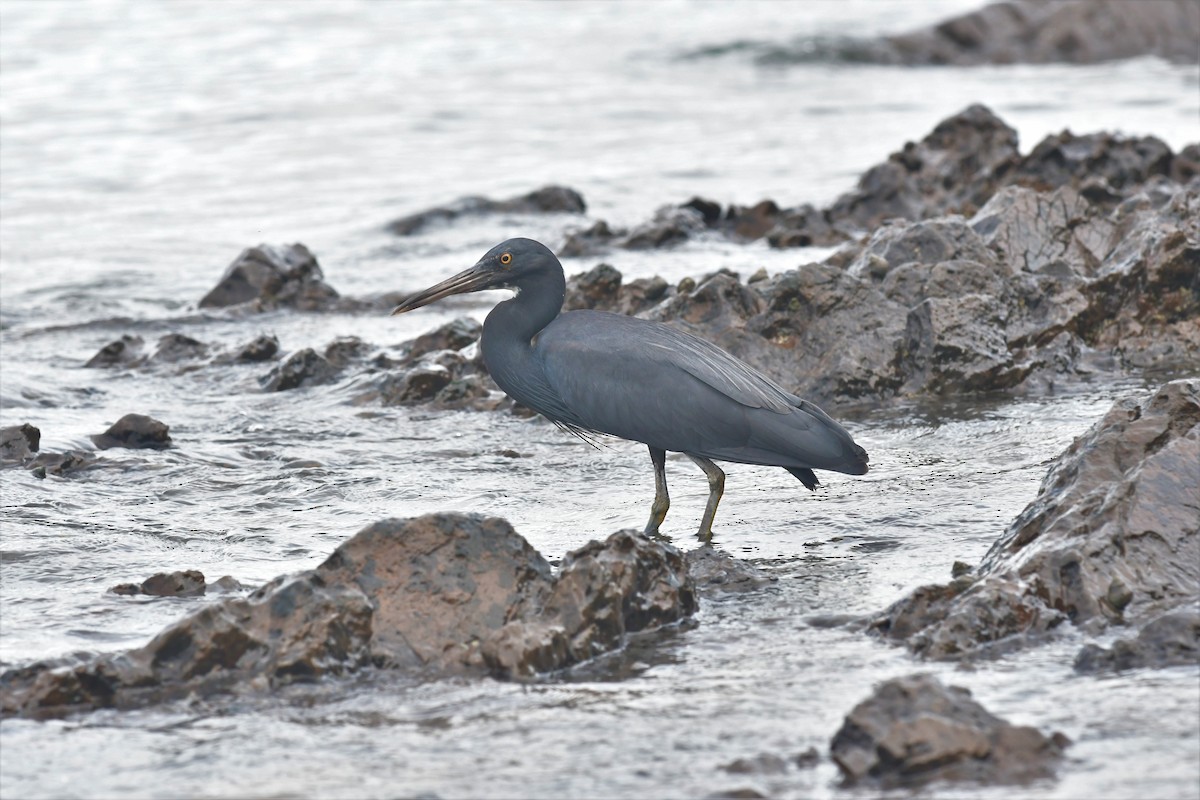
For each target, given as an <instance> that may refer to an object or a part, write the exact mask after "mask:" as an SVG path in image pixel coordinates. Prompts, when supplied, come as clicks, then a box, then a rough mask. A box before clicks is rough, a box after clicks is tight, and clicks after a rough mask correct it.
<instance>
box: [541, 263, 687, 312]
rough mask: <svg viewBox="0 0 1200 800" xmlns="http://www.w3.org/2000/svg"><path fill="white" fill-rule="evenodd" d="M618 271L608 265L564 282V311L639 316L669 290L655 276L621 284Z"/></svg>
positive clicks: (600, 266) (597, 266) (599, 265)
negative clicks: (565, 291) (588, 310)
mask: <svg viewBox="0 0 1200 800" xmlns="http://www.w3.org/2000/svg"><path fill="white" fill-rule="evenodd" d="M622 281H623V277H622V275H621V273H620V272H619V271H617V270H616V269H614V268H613V267H612V266H610V265H608V264H597V265H596V266H595V267H593V268H592V269H591V270H589V271H588V272H585V273H582V274H580V275H573V276H571V277H570V278H569V279H568V280H567V293H566V299H565V300H564V302H563V310H564V311H572V310H574V309H579V308H590V309H596V310H599V311H615V312H617V313H620V314H640V313H641V312H642V311H645V310H646V309H648V308H651V307H653V306H654V305H656V304H657V303H659V302H660V301H662V300H663V298H665V297H667V296H668V293H669V291H670V287H669V286H668V285H667V282H666V281H665V280H663V279H662V278H660V277H658V276H657V275H656V276H654V277H653V278H638V279H637V280H635V281H632V282H630V283H628V284H623V283H622Z"/></svg>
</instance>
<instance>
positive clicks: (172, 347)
mask: <svg viewBox="0 0 1200 800" xmlns="http://www.w3.org/2000/svg"><path fill="white" fill-rule="evenodd" d="M207 355H208V345H206V344H204V343H203V342H200V341H197V340H196V339H193V338H192V337H190V336H184V335H183V334H182V333H168V334H167V335H166V336H163V337H162V338H160V339H159V340H158V346H157V347H156V348H155V350H154V353H153V354H152V355H151V356H150V361H152V362H155V363H159V364H174V363H178V362H180V361H198V360H200V359H202V358H204V357H205V356H207Z"/></svg>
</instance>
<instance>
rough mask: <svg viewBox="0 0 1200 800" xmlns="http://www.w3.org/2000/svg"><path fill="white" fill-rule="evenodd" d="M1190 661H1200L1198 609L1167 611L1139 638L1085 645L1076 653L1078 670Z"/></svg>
mask: <svg viewBox="0 0 1200 800" xmlns="http://www.w3.org/2000/svg"><path fill="white" fill-rule="evenodd" d="M1188 664H1200V612H1197V611H1195V610H1194V609H1186V610H1183V611H1176V612H1172V613H1170V614H1164V615H1162V616H1161V617H1159V618H1158V619H1155V620H1153V621H1151V622H1149V623H1147V624H1146V625H1145V626H1144V627H1143V628H1142V629H1141V630H1140V631H1138V634H1137V636H1136V637H1135V638H1133V639H1118V640H1117V641H1116V642H1114V643H1113V645H1112V647H1109V648H1104V647H1100V646H1098V645H1094V644H1089V645H1085V646H1084V647H1083V649H1082V650H1080V651H1079V654H1078V655H1076V656H1075V670H1076V671H1077V672H1109V671H1117V670H1125V669H1144V668H1147V667H1154V668H1158V667H1174V666H1181V665H1188Z"/></svg>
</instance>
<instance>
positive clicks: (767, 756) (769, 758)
mask: <svg viewBox="0 0 1200 800" xmlns="http://www.w3.org/2000/svg"><path fill="white" fill-rule="evenodd" d="M787 766H788V765H787V761H785V760H784V759H782V758H781V757H779V756H777V755H775V754H774V753H760V754H759V755H757V756H754V757H753V758H738V759H735V760H733V761H731V762H729V763H728V764H722V765H721V770H722V771H724V772H728V773H729V774H730V775H782V774H783V773H785V772H787Z"/></svg>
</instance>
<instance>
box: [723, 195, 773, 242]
mask: <svg viewBox="0 0 1200 800" xmlns="http://www.w3.org/2000/svg"><path fill="white" fill-rule="evenodd" d="M781 213H782V212H781V209H780V208H779V206H778V205H777V204H776V203H775V201H774V200H763V201H761V202H759V203H756V204H755V205H752V206H738V205H731V206H730V207H729V208H728V209H727V210H726V211H725V217H724V219H723V220H722V222H723V227H724V228H725V229H726V230H727V231H728V232H729V234H730V236H732V237H733V238H735V239H741V240H743V241H748V242H749V241H753V240H755V239H761V238H762V237H763V236H766V235H767V231H770V230H772V229H773V228H775V226H776V225H777V224H778V222H779V217H780V215H781ZM706 222H707V220H706ZM709 227H713V226H712V225H709Z"/></svg>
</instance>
